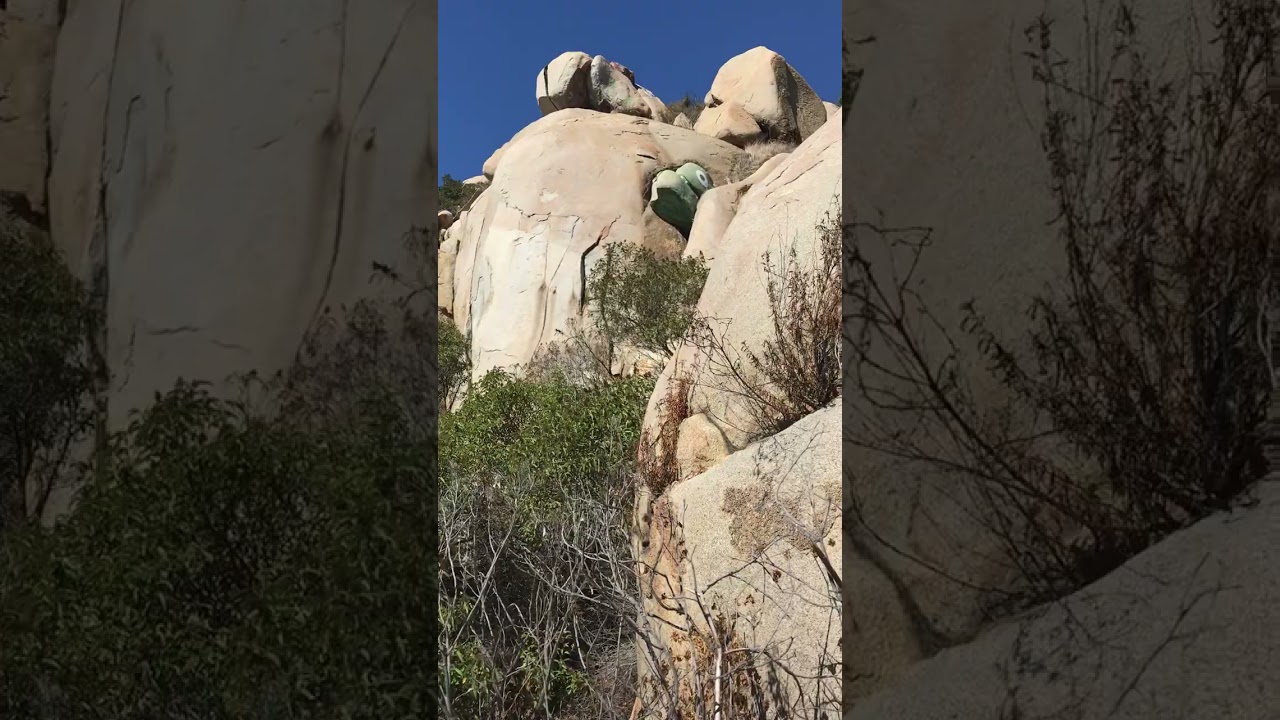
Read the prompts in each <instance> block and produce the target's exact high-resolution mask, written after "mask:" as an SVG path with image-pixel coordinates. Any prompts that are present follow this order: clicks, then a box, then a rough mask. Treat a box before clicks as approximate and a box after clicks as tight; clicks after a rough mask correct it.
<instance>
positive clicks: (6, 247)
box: [0, 206, 93, 527]
mask: <svg viewBox="0 0 1280 720" xmlns="http://www.w3.org/2000/svg"><path fill="white" fill-rule="evenodd" d="M0 267H3V268H4V270H3V271H0V497H2V498H3V510H2V511H0V527H10V526H12V525H14V524H16V523H21V522H24V521H25V520H27V519H28V518H38V517H39V516H40V515H41V514H42V512H43V509H44V504H45V501H46V500H47V499H48V497H49V494H50V492H51V491H52V490H53V489H54V486H55V483H56V482H57V481H58V480H59V478H60V477H62V476H63V475H64V474H65V472H66V471H67V467H66V463H67V460H68V452H69V450H70V448H71V445H72V444H73V443H74V442H75V441H76V440H78V439H80V438H81V437H83V436H84V434H85V432H86V431H87V430H89V428H90V427H91V425H92V412H91V408H90V406H89V402H88V401H89V395H90V392H91V390H92V387H93V383H92V374H91V372H90V368H89V364H88V362H87V359H86V356H85V341H86V338H87V333H88V331H89V327H90V320H91V318H92V314H91V312H90V309H89V303H88V299H87V296H86V293H85V292H84V289H83V288H82V287H81V285H80V283H79V282H78V281H77V280H76V279H75V278H74V277H72V275H71V273H70V272H69V271H68V270H67V268H66V266H65V265H64V264H63V262H62V258H61V257H60V256H59V254H58V251H57V249H56V248H55V247H54V246H53V244H52V243H51V242H50V241H49V238H48V236H47V234H46V233H44V232H43V231H42V230H41V229H40V228H38V227H37V226H35V225H32V224H30V223H28V222H26V221H24V220H21V219H19V218H18V217H16V216H14V215H11V214H10V213H9V212H8V211H7V210H6V209H5V208H4V207H3V206H0ZM29 490H30V492H28V491H29ZM28 498H31V499H33V500H34V502H30V503H29V502H28Z"/></svg>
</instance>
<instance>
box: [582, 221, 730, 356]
mask: <svg viewBox="0 0 1280 720" xmlns="http://www.w3.org/2000/svg"><path fill="white" fill-rule="evenodd" d="M707 273H708V269H707V265H706V262H705V261H703V260H702V258H701V257H696V258H686V259H682V260H663V259H660V258H658V257H657V256H655V255H654V253H653V251H651V250H648V249H646V248H643V247H640V246H638V245H631V244H625V243H619V244H615V245H609V246H607V247H606V248H605V255H604V257H603V258H601V259H600V261H599V262H597V263H596V266H595V267H594V268H593V269H592V272H591V276H590V278H589V279H588V281H587V297H588V298H590V299H591V302H592V305H593V309H594V310H595V312H596V322H597V326H598V327H599V329H600V331H601V332H602V333H603V334H604V335H605V336H606V337H608V338H609V339H610V340H612V341H615V342H623V343H627V344H629V345H633V346H635V347H637V348H640V349H641V350H648V351H650V352H655V353H660V354H662V355H666V356H671V355H674V354H675V350H676V346H677V345H678V343H679V342H680V340H681V338H683V337H684V335H685V333H686V332H687V331H688V329H689V326H690V325H691V324H692V322H693V320H694V317H695V309H696V307H697V304H698V298H699V297H700V296H701V295H702V286H703V285H705V284H706V281H707Z"/></svg>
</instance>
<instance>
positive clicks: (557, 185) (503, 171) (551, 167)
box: [451, 109, 740, 377]
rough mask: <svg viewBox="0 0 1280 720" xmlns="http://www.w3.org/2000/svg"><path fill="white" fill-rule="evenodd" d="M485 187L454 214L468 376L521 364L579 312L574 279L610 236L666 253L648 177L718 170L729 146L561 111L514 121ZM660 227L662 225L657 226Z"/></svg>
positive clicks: (625, 119)
mask: <svg viewBox="0 0 1280 720" xmlns="http://www.w3.org/2000/svg"><path fill="white" fill-rule="evenodd" d="M505 148H506V149H505V150H503V153H502V158H501V160H502V162H501V164H500V165H499V166H498V168H497V171H496V174H495V175H494V178H493V182H492V184H491V185H490V186H489V187H488V188H487V189H486V190H485V191H484V192H483V193H482V194H481V195H480V196H479V197H478V198H477V199H476V201H475V202H474V204H473V205H472V206H471V209H470V210H469V211H468V212H467V213H466V214H465V215H464V216H463V217H462V218H459V220H458V222H457V223H455V225H454V229H457V230H458V232H459V235H458V237H459V238H460V240H459V245H458V256H457V264H456V269H455V275H454V296H453V298H452V303H451V305H452V307H453V312H454V318H455V320H456V321H457V322H458V325H459V327H460V328H462V330H463V332H464V333H465V332H470V333H471V335H472V363H473V372H474V374H475V377H479V376H481V375H483V374H484V373H485V372H487V371H488V370H490V369H493V368H496V367H512V366H516V365H521V364H524V363H526V362H528V360H529V359H530V358H531V357H532V355H533V353H534V351H535V350H536V349H537V348H538V347H540V346H541V345H543V344H545V343H546V342H548V341H551V340H553V339H556V337H557V335H556V333H557V331H561V332H563V331H567V330H568V329H569V325H570V323H571V322H572V321H574V320H575V319H577V318H580V317H582V313H583V310H584V306H585V299H584V298H583V288H584V280H585V278H586V277H587V275H588V274H589V273H590V271H591V269H592V267H593V266H594V263H595V261H596V259H598V258H599V257H600V256H601V250H602V248H603V247H604V246H605V245H607V244H609V243H622V242H630V243H637V244H645V245H650V246H656V247H654V249H655V250H661V251H662V252H663V253H664V254H667V255H671V254H674V255H678V254H679V252H680V249H681V246H680V245H675V246H667V245H665V244H663V245H659V243H666V242H667V241H666V240H663V235H662V234H661V233H655V232H652V231H651V230H650V229H649V228H652V227H653V225H652V224H650V223H649V222H648V220H647V218H648V217H649V213H648V200H649V197H648V195H647V194H646V189H647V188H646V186H647V184H648V183H649V182H650V181H651V180H652V179H653V178H654V177H655V176H656V175H657V174H658V173H659V171H661V170H664V169H669V168H678V167H680V166H681V165H683V164H685V163H689V162H693V163H696V164H698V165H699V166H701V167H703V168H705V169H706V171H707V172H708V173H709V174H710V175H711V176H712V178H713V179H714V178H717V177H724V176H725V174H726V173H727V171H728V168H729V167H730V166H731V165H732V163H733V162H734V160H735V159H736V158H737V157H738V155H739V153H740V151H739V150H738V149H737V148H734V147H732V146H731V145H728V144H725V143H721V142H719V141H717V140H714V139H712V138H709V137H706V136H704V135H701V134H698V133H695V132H692V131H689V130H684V129H681V128H677V127H674V126H672V125H666V124H663V123H657V122H652V121H649V120H646V119H644V118H639V117H633V116H628V115H624V114H618V113H614V114H603V113H599V112H595V111H591V110H583V109H569V110H562V111H559V112H555V113H552V114H551V115H548V116H546V117H544V118H542V119H540V120H538V121H536V122H534V123H533V124H531V125H530V126H528V127H526V128H525V129H523V130H521V131H520V132H519V133H518V134H517V135H516V136H515V137H514V138H512V140H511V141H510V142H508V143H507V145H506V146H505ZM662 224H663V225H665V223H662Z"/></svg>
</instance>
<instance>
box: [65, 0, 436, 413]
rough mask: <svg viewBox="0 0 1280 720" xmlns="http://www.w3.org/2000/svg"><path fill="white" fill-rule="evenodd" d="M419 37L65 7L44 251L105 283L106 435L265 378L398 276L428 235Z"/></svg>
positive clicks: (427, 45)
mask: <svg viewBox="0 0 1280 720" xmlns="http://www.w3.org/2000/svg"><path fill="white" fill-rule="evenodd" d="M344 20H345V22H344ZM435 23H436V18H435V14H434V12H433V11H430V9H429V8H428V7H427V6H426V5H423V4H421V3H415V2H412V0H391V2H388V3H383V4H379V5H377V6H376V7H374V6H369V5H354V6H352V8H350V9H349V10H348V11H344V9H343V8H342V7H341V6H340V5H338V4H324V5H321V6H317V5H316V4H315V3H310V2H301V0H294V1H290V0H283V1H280V2H248V3H232V4H225V3H205V4H197V5H196V6H186V5H184V6H182V7H179V6H178V5H175V4H172V3H122V2H121V1H120V0H101V1H100V2H80V3H75V4H72V5H71V6H70V10H69V15H68V17H67V19H66V23H65V24H64V25H63V27H62V30H61V34H60V37H59V42H58V49H57V61H56V71H55V75H54V85H53V102H52V108H53V118H52V135H53V146H54V162H53V168H52V175H51V177H50V208H51V211H52V217H53V228H52V231H53V238H54V241H55V242H56V243H57V244H58V245H59V246H60V247H61V248H62V249H63V250H64V251H65V252H66V253H67V256H68V258H69V260H70V261H71V263H72V264H73V267H74V268H75V269H76V270H77V271H78V272H79V274H81V276H83V277H85V278H97V279H99V280H101V281H102V282H104V283H105V285H104V286H103V289H105V290H107V301H106V307H105V310H106V313H107V333H106V338H105V348H104V352H105V355H106V358H107V361H108V364H109V366H110V368H111V370H112V372H113V375H114V388H113V391H112V393H111V397H110V413H111V421H112V424H118V423H119V422H122V421H123V420H124V419H125V418H126V417H127V412H128V411H129V410H131V409H133V408H137V407H139V406H141V405H143V404H145V403H147V402H149V401H150V400H151V398H152V395H153V393H154V392H156V391H157V390H164V389H167V388H168V387H170V386H171V385H172V383H173V382H174V381H175V380H177V379H178V378H180V377H186V378H203V379H209V380H211V381H214V382H215V383H217V382H220V381H222V380H223V378H225V377H226V376H227V375H228V374H230V373H233V372H237V371H242V370H248V369H251V368H252V369H257V370H260V371H263V372H268V373H269V372H272V371H274V370H276V369H279V368H281V367H282V366H284V365H285V364H287V363H289V362H290V361H291V360H292V359H293V357H294V354H295V352H296V351H297V349H298V345H299V341H300V340H301V338H302V336H303V334H304V333H305V332H306V331H307V328H308V327H309V326H310V325H311V323H312V322H313V320H314V319H315V318H316V317H317V316H318V315H319V314H321V313H322V312H323V311H324V309H325V308H326V307H329V308H333V309H334V310H337V309H338V307H339V306H340V305H341V304H343V303H346V302H350V301H354V300H356V299H357V298H359V297H360V296H364V295H368V294H371V293H372V292H373V290H374V288H373V287H372V286H370V285H369V276H370V271H369V268H370V265H371V263H372V262H374V261H378V262H381V263H385V264H387V265H389V266H392V267H404V266H405V264H406V263H407V262H408V261H407V258H404V257H403V253H404V249H403V246H404V244H403V239H404V237H405V235H406V233H408V232H409V231H410V230H411V229H412V228H415V227H417V228H424V227H425V228H434V225H435V223H432V222H430V221H429V218H430V211H431V207H432V205H433V204H432V203H431V202H430V201H426V202H424V200H423V199H424V198H431V197H433V196H434V183H433V182H432V180H433V178H434V176H435V168H434V164H435V148H434V147H433V146H432V144H431V143H432V131H431V128H432V125H433V124H434V123H435V116H436V108H435V94H434V92H420V90H421V89H422V87H423V86H422V82H423V77H422V68H423V67H429V66H431V64H432V63H434V62H435V59H436V58H435V35H436V25H435ZM344 47H345V49H346V50H345V53H344V52H343V48H344ZM99 199H102V200H103V201H105V204H100V202H99ZM429 232H430V233H431V235H432V239H431V244H432V245H433V244H434V230H433V229H432V230H430V231H429Z"/></svg>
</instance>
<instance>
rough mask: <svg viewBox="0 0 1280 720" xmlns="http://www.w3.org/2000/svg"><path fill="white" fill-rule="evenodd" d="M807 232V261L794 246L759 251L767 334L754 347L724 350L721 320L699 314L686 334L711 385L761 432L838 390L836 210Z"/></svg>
mask: <svg viewBox="0 0 1280 720" xmlns="http://www.w3.org/2000/svg"><path fill="white" fill-rule="evenodd" d="M814 232H815V233H816V236H817V237H816V240H817V242H816V245H817V248H816V249H815V252H813V253H812V256H811V257H810V258H809V259H808V260H802V259H801V255H800V252H799V251H798V250H797V248H798V247H799V246H798V245H792V246H791V247H790V248H789V249H788V250H787V251H786V252H766V253H765V254H764V255H763V256H762V260H761V264H762V266H763V268H764V271H765V275H766V278H767V279H766V286H765V289H766V292H767V296H768V300H769V317H770V324H771V333H770V334H769V336H768V337H767V338H765V339H764V341H763V342H762V343H761V344H760V346H759V347H758V348H751V347H748V346H747V345H745V344H744V345H742V346H741V347H740V348H734V347H731V346H730V344H729V343H728V342H726V340H725V333H724V328H725V326H726V323H725V322H724V321H722V320H718V319H716V318H710V317H701V318H699V319H698V321H697V322H696V323H695V329H694V331H693V332H692V333H691V341H692V342H693V343H694V344H695V345H696V346H697V347H698V348H699V349H700V351H701V352H702V353H703V356H704V357H705V362H706V369H707V372H708V374H709V375H711V376H714V377H715V378H716V380H715V382H716V385H717V389H718V390H721V391H724V392H728V393H730V394H732V395H735V396H737V397H738V398H740V399H741V400H743V401H744V404H745V406H746V409H747V412H748V413H749V415H750V417H751V420H752V422H753V423H754V426H755V427H756V428H757V429H758V432H759V434H760V436H768V435H773V434H776V433H778V432H781V431H782V430H785V429H786V428H788V427H790V426H791V425H793V424H794V423H795V422H796V421H798V420H800V419H801V418H804V417H805V416H807V415H810V414H812V413H814V412H817V411H818V410H821V409H822V408H824V407H826V406H827V405H828V404H829V403H830V402H831V401H832V400H834V399H836V398H837V397H840V395H841V392H842V390H841V387H842V383H843V377H842V369H841V359H840V358H841V345H842V340H841V338H842V322H843V315H842V306H841V303H842V295H841V286H842V283H841V278H842V272H841V257H842V256H841V250H840V247H841V239H840V238H841V211H840V210H838V209H837V210H836V211H835V212H834V213H828V214H827V215H826V216H825V217H824V218H823V220H822V221H821V222H820V223H818V225H817V226H816V227H815V228H814Z"/></svg>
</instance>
